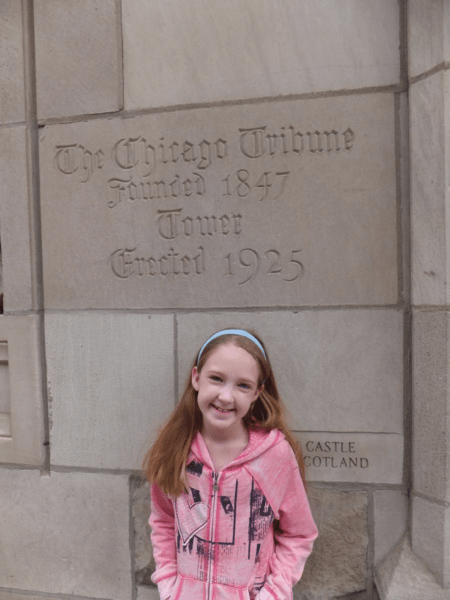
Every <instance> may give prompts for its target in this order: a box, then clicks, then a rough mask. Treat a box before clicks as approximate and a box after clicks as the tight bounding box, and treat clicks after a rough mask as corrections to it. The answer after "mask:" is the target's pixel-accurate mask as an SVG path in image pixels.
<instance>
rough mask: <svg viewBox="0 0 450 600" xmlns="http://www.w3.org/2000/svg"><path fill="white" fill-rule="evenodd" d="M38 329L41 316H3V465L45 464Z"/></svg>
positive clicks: (0, 449)
mask: <svg viewBox="0 0 450 600" xmlns="http://www.w3.org/2000/svg"><path fill="white" fill-rule="evenodd" d="M39 330H40V319H39V317H38V316H20V317H19V316H16V317H12V316H4V315H2V316H0V340H2V342H4V344H2V346H3V359H4V360H5V359H6V360H7V362H8V364H7V365H3V366H4V367H5V368H4V371H3V377H4V378H5V381H4V384H5V386H6V387H7V388H9V393H10V398H9V402H5V403H3V410H4V411H5V412H4V413H3V414H2V423H3V426H2V433H0V462H2V463H15V464H24V465H42V464H43V462H44V446H43V443H44V418H43V398H42V379H41V378H42V373H41V360H42V357H41V352H40V335H39ZM8 409H9V412H8ZM0 412H1V411H0ZM8 428H9V431H10V433H9V435H8V431H7V430H8ZM0 537H1V536H0Z"/></svg>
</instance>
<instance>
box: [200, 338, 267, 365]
mask: <svg viewBox="0 0 450 600" xmlns="http://www.w3.org/2000/svg"><path fill="white" fill-rule="evenodd" d="M222 335H240V336H241V337H245V338H247V339H248V340H251V341H252V342H253V343H254V344H255V346H258V348H259V349H260V350H261V352H262V353H263V354H264V358H265V359H266V360H267V356H266V353H265V351H264V348H263V347H262V345H261V343H260V342H259V341H258V340H257V339H256V338H255V336H254V335H252V334H251V333H249V332H248V331H245V329H223V330H222V331H218V332H217V333H215V334H214V335H212V336H211V337H210V338H208V339H207V340H206V342H205V343H204V344H203V346H202V347H201V348H200V352H199V353H198V358H197V364H198V363H199V362H200V358H201V357H202V354H203V350H204V349H205V348H206V346H207V345H208V344H209V342H212V341H213V340H215V339H216V338H218V337H221V336H222Z"/></svg>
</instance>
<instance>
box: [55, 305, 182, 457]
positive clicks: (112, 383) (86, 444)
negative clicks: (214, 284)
mask: <svg viewBox="0 0 450 600" xmlns="http://www.w3.org/2000/svg"><path fill="white" fill-rule="evenodd" d="M45 327H46V336H45V340H46V352H47V376H48V390H49V400H50V409H49V410H50V427H51V438H50V439H51V453H52V463H53V464H57V465H75V466H84V467H100V468H113V469H115V468H121V469H127V468H128V469H130V468H131V469H136V468H139V467H140V464H141V460H142V458H143V454H144V452H145V451H146V450H147V448H148V445H149V443H150V436H151V434H154V432H155V430H156V428H157V427H158V426H159V425H161V424H162V422H163V420H164V419H165V418H166V417H167V415H168V414H169V412H170V411H171V410H172V408H173V406H174V384H173V368H174V362H173V361H174V358H173V317H172V316H171V315H152V316H149V315H145V314H117V313H116V314H99V313H96V314H92V313H88V314H71V315H68V314H50V315H46V317H45Z"/></svg>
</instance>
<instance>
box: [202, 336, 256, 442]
mask: <svg viewBox="0 0 450 600" xmlns="http://www.w3.org/2000/svg"><path fill="white" fill-rule="evenodd" d="M258 378H259V369H258V363H257V362H256V360H255V359H254V358H253V356H252V355H251V354H249V353H248V352H247V351H246V350H244V349H243V348H240V347H239V346H235V345H234V344H233V343H231V342H230V343H228V344H221V345H220V346H218V347H217V348H216V349H215V350H214V351H213V352H212V353H211V354H210V355H209V357H208V359H207V360H206V362H205V364H204V365H203V368H202V370H201V371H200V372H199V371H198V369H197V367H194V369H193V371H192V385H193V387H194V389H195V390H196V391H197V392H198V396H197V402H198V406H199V408H200V411H201V413H202V415H203V430H202V431H203V433H206V434H208V435H210V436H213V437H216V438H217V437H222V438H223V437H224V436H226V437H227V438H233V437H239V436H241V435H242V434H243V433H244V432H245V426H244V424H243V423H242V419H243V417H245V415H246V414H247V412H248V411H249V409H250V405H251V403H252V402H254V401H255V400H256V398H257V397H258V394H259V392H260V391H261V389H260V388H258Z"/></svg>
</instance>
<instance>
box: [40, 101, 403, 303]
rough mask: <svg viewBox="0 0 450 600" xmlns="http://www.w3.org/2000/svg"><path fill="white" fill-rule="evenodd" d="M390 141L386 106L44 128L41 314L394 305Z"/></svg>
mask: <svg viewBox="0 0 450 600" xmlns="http://www.w3.org/2000/svg"><path fill="white" fill-rule="evenodd" d="M333 132H334V133H333ZM394 132H395V126H394V103H393V95H392V94H389V93H384V94H368V95H362V96H342V97H331V98H319V99H317V98H316V99H311V100H298V101H289V102H277V103H263V104H260V105H251V106H234V107H216V108H210V109H198V110H188V111H178V112H173V113H172V112H170V113H164V114H157V115H146V116H142V117H135V118H129V119H119V118H114V119H108V120H98V121H97V120H96V121H89V122H84V123H72V124H66V125H54V126H47V127H45V128H44V129H43V130H42V131H41V156H40V166H41V185H42V193H41V203H42V227H43V253H44V280H45V302H46V306H47V307H51V308H95V307H97V308H110V307H111V308H146V307H152V308H153V307H155V308H159V307H162V308H167V307H174V308H176V307H181V308H185V307H195V308H201V307H207V308H209V307H241V306H298V305H311V304H314V305H326V304H331V305H336V304H384V303H388V304H391V303H392V304H393V303H396V302H397V300H398V282H397V230H396V219H397V209H396V183H395V155H394ZM336 144H337V145H336ZM325 173H326V177H325V176H324V174H325ZM69 224H70V226H69Z"/></svg>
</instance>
